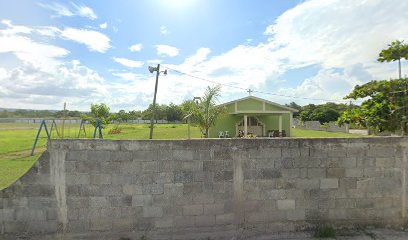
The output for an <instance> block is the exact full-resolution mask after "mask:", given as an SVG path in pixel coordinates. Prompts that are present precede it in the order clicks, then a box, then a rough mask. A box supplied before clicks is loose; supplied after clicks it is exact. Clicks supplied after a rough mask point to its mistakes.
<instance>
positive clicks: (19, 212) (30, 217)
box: [15, 208, 47, 221]
mask: <svg viewBox="0 0 408 240" xmlns="http://www.w3.org/2000/svg"><path fill="white" fill-rule="evenodd" d="M15 214H16V220H17V221H46V220H47V216H46V213H45V210H40V209H27V208H18V209H16V211H15Z"/></svg>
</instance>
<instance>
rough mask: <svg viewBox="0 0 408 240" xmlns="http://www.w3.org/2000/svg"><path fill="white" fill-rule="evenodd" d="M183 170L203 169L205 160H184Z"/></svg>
mask: <svg viewBox="0 0 408 240" xmlns="http://www.w3.org/2000/svg"><path fill="white" fill-rule="evenodd" d="M181 170H184V171H203V161H197V160H195V161H193V160H191V161H183V162H182V163H181Z"/></svg>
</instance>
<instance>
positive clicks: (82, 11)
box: [72, 3, 98, 20]
mask: <svg viewBox="0 0 408 240" xmlns="http://www.w3.org/2000/svg"><path fill="white" fill-rule="evenodd" d="M72 5H73V6H74V7H75V9H76V10H77V11H76V12H77V14H78V15H79V16H81V17H86V18H89V19H91V20H95V19H97V18H98V17H97V16H96V14H95V12H94V11H93V10H92V8H90V7H87V6H84V5H76V4H75V3H72Z"/></svg>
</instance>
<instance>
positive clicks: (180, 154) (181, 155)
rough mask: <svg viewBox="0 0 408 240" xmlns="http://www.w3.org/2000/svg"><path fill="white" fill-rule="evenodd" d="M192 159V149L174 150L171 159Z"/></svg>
mask: <svg viewBox="0 0 408 240" xmlns="http://www.w3.org/2000/svg"><path fill="white" fill-rule="evenodd" d="M193 159H194V151H193V150H174V151H173V160H176V161H187V160H193Z"/></svg>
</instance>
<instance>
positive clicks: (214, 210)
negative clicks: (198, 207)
mask: <svg viewBox="0 0 408 240" xmlns="http://www.w3.org/2000/svg"><path fill="white" fill-rule="evenodd" d="M223 213H224V203H216V204H208V205H204V215H216V214H223Z"/></svg>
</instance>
